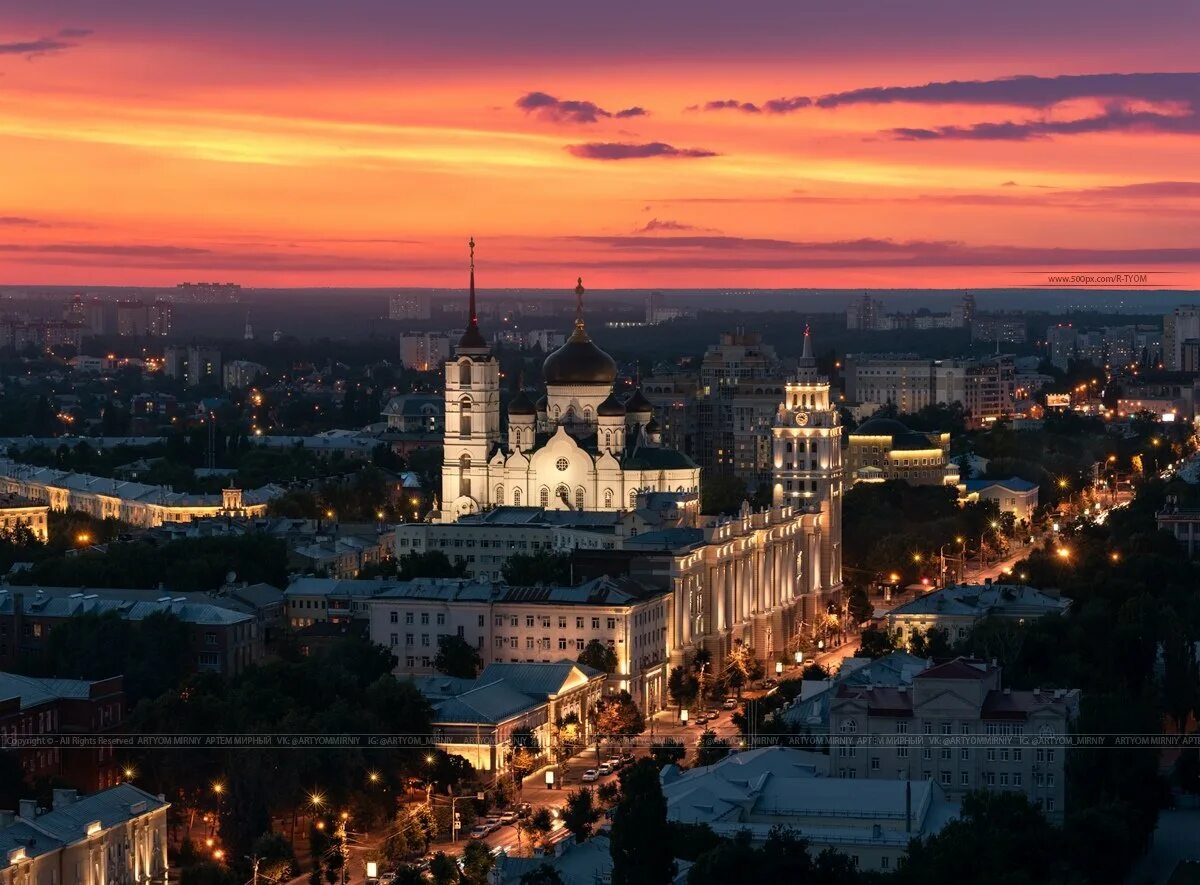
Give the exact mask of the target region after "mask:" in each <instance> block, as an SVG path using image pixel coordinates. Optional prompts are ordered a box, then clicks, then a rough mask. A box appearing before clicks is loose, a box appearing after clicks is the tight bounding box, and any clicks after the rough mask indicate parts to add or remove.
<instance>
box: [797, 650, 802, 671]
mask: <svg viewBox="0 0 1200 885" xmlns="http://www.w3.org/2000/svg"><path fill="white" fill-rule="evenodd" d="M803 663H804V652H802V651H800V650H799V649H797V650H796V666H797V667H799V666H800V665H801V664H803Z"/></svg>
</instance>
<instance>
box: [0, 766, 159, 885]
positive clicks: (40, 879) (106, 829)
mask: <svg viewBox="0 0 1200 885" xmlns="http://www.w3.org/2000/svg"><path fill="white" fill-rule="evenodd" d="M167 807H168V803H167V802H165V801H164V800H163V798H162V796H154V795H152V794H150V793H147V792H146V791H145V790H139V789H138V788H137V787H135V786H133V785H132V784H118V785H117V786H114V787H109V788H108V789H107V790H102V791H100V792H98V793H93V794H92V795H90V796H82V797H80V796H79V795H78V793H76V791H75V790H66V789H56V790H54V804H53V807H52V808H50V809H48V810H45V811H43V810H41V809H39V808H38V806H37V803H36V802H35V801H34V800H32V799H22V800H21V804H20V811H19V813H18V814H17V815H15V816H14V815H13V813H12V812H11V811H5V812H0V883H3V885H57V883H60V882H61V883H64V885H66V883H70V885H119V883H131V882H134V883H146V885H166V882H167Z"/></svg>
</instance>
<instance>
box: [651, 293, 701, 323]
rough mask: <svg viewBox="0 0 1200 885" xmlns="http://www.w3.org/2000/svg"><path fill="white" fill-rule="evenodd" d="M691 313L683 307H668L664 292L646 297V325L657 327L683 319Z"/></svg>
mask: <svg viewBox="0 0 1200 885" xmlns="http://www.w3.org/2000/svg"><path fill="white" fill-rule="evenodd" d="M688 316H691V313H690V312H689V311H687V310H684V309H683V308H682V307H668V306H667V303H666V299H665V298H664V297H663V293H662V292H651V293H650V294H649V295H647V296H646V325H647V326H657V325H658V324H659V323H666V322H670V321H671V320H677V319H682V318H684V317H688Z"/></svg>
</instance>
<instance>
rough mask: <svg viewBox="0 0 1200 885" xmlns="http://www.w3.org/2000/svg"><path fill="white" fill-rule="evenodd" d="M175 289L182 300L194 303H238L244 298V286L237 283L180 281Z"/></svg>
mask: <svg viewBox="0 0 1200 885" xmlns="http://www.w3.org/2000/svg"><path fill="white" fill-rule="evenodd" d="M175 290H176V292H177V293H178V297H179V299H180V300H181V301H190V302H192V303H194V304H223V303H229V302H235V303H236V302H238V301H240V300H241V298H242V287H241V286H239V285H238V284H237V283H180V284H179V285H178V286H176V287H175Z"/></svg>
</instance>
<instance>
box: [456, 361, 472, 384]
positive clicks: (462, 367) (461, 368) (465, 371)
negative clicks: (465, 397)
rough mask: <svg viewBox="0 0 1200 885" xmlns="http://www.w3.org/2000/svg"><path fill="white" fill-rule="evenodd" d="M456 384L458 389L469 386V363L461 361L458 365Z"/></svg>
mask: <svg viewBox="0 0 1200 885" xmlns="http://www.w3.org/2000/svg"><path fill="white" fill-rule="evenodd" d="M458 384H459V386H460V387H470V386H471V361H470V360H463V361H462V362H461V363H459V364H458Z"/></svg>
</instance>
